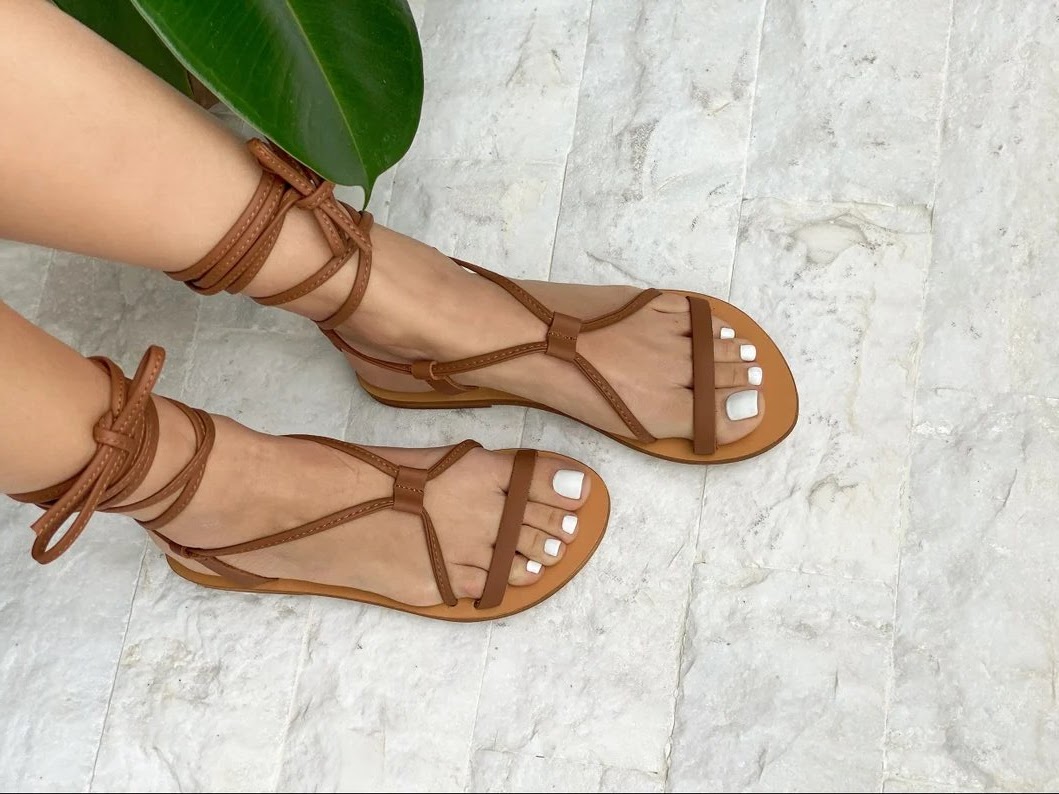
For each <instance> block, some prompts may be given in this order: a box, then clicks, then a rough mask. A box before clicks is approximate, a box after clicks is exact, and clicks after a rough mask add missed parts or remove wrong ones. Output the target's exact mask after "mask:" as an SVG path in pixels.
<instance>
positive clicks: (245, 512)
mask: <svg viewBox="0 0 1059 794" xmlns="http://www.w3.org/2000/svg"><path fill="white" fill-rule="evenodd" d="M155 399H156V402H157V404H158V407H159V414H160V419H161V425H162V443H161V444H160V447H159V452H158V454H157V456H156V458H155V463H154V465H153V466H152V469H151V472H150V477H149V478H148V480H147V481H146V482H145V483H144V485H143V486H142V487H141V489H140V493H138V494H134V498H138V497H139V496H141V495H145V494H148V493H152V492H153V491H154V490H156V489H157V488H158V487H160V486H161V485H163V484H164V483H165V482H167V480H168V479H169V478H170V477H172V475H173V474H175V473H176V472H177V471H179V469H180V467H181V466H183V464H184V463H185V462H186V461H187V460H188V459H189V458H190V456H191V454H192V453H193V451H194V448H195V442H194V436H193V434H192V433H191V429H190V426H189V425H188V423H187V421H186V420H185V419H184V418H183V416H182V415H181V414H179V413H178V412H177V411H176V409H175V408H173V407H172V406H171V405H170V404H169V403H167V402H166V401H165V400H162V399H159V398H155ZM215 422H216V427H217V439H216V443H215V445H214V448H213V452H212V453H211V455H210V459H209V463H208V465H207V467H206V470H205V475H204V477H203V480H202V484H201V486H200V487H199V490H198V492H197V493H196V494H195V497H194V498H193V499H192V501H191V503H190V504H189V505H188V506H187V508H186V509H185V510H184V512H182V513H181V514H180V515H179V516H178V517H177V518H176V519H174V520H173V522H172V523H170V524H168V525H166V527H165V528H164V529H163V530H161V531H162V532H163V533H164V534H165V535H166V536H167V537H169V538H170V539H171V540H173V541H174V542H176V543H179V544H181V545H184V546H189V547H198V548H211V547H214V548H216V547H220V546H227V545H231V544H235V543H242V542H246V541H249V540H254V539H257V538H261V537H263V536H266V535H270V534H272V533H274V532H278V531H281V530H284V529H289V528H291V527H294V526H298V525H300V524H304V523H307V522H309V521H312V520H314V519H317V518H320V517H321V516H325V515H328V514H330V513H333V512H335V511H338V510H341V509H343V508H345V507H350V506H352V505H355V504H359V503H360V502H364V501H367V500H370V499H376V498H381V497H388V496H391V495H392V494H393V480H392V479H391V478H390V477H388V476H387V475H385V474H383V473H382V472H380V471H378V470H376V469H374V468H373V467H371V466H369V465H367V464H365V463H362V462H360V461H359V460H356V459H355V458H352V457H350V456H348V455H344V454H342V453H340V452H338V451H336V450H333V449H330V448H329V447H325V446H323V445H321V444H317V443H314V442H311V441H304V440H300V439H294V438H286V437H276V436H269V435H265V434H262V433H257V432H255V431H253V430H250V429H248V428H246V427H244V426H242V425H240V424H238V423H237V422H234V421H233V420H231V419H226V418H224V417H215ZM370 449H372V450H373V451H374V452H376V453H377V454H379V455H381V456H383V457H385V458H387V459H388V460H390V461H392V462H393V463H395V464H398V465H404V466H414V467H418V468H429V467H430V466H431V465H432V464H433V463H435V462H436V461H437V460H438V459H440V458H441V456H442V455H443V454H444V453H445V452H446V451H447V450H448V448H444V449H422V450H415V449H396V448H395V449H390V448H383V447H375V448H370ZM511 464H512V455H511V454H509V453H505V452H490V451H487V450H483V449H475V450H472V451H471V452H469V453H467V455H466V456H464V457H463V458H462V459H461V460H460V461H459V462H458V463H456V464H455V465H454V466H452V468H450V469H448V470H447V471H445V472H444V473H443V474H441V475H440V476H438V477H437V478H435V479H433V480H431V482H430V486H429V488H428V489H427V492H426V502H425V506H426V508H427V510H428V511H429V513H430V515H431V518H432V519H433V523H434V527H435V530H436V531H437V535H438V540H439V542H440V544H441V550H442V554H443V556H444V558H445V562H446V565H447V567H448V576H449V580H450V582H451V585H452V589H453V592H454V593H455V595H456V596H457V597H458V598H477V597H479V596H480V595H481V594H482V589H483V587H484V586H485V579H486V572H487V571H488V569H489V565H490V561H491V560H492V554H493V543H494V541H495V538H496V533H497V529H498V527H499V524H500V516H501V513H502V511H503V508H504V501H505V496H506V488H507V485H508V482H509V479H510V475H511ZM584 474H585V469H583V468H580V467H578V468H572V467H571V464H570V462H569V461H566V460H559V459H557V458H550V457H548V456H546V455H541V456H539V457H538V460H537V465H536V468H535V470H534V473H533V481H532V485H531V488H530V494H529V503H528V505H527V507H526V511H525V515H524V518H523V526H522V530H521V533H520V535H519V540H518V547H517V548H518V553H517V554H516V555H515V559H514V562H513V563H512V565H511V572H510V574H509V577H508V582H509V584H510V585H512V586H515V587H521V586H524V585H528V584H532V583H533V582H536V581H538V580H539V579H540V578H541V577H546V576H548V571H547V568H548V567H549V566H551V565H554V564H555V563H557V562H558V561H559V560H561V559H562V557H563V555H564V554H565V552H566V547H567V545H568V544H570V543H576V542H577V515H578V510H579V508H580V507H581V506H582V505H583V504H584V502H585V499H586V497H587V496H588V490H589V479H588V478H587V477H585V476H584ZM164 506H165V505H160V506H158V507H153V508H149V509H148V510H146V511H144V512H142V513H140V514H134V517H136V518H140V519H146V518H152V517H154V516H155V515H157V514H158V513H160V512H161V508H163V507H164ZM176 559H177V560H178V561H179V562H180V563H181V564H182V565H184V566H186V567H192V568H195V569H196V570H199V571H201V572H203V573H206V574H211V575H212V574H213V572H212V571H209V570H207V569H205V568H202V567H201V566H197V565H196V564H195V563H192V562H189V561H188V560H185V559H183V558H176ZM223 560H224V561H225V562H229V563H231V564H233V565H235V566H237V567H239V568H242V569H244V570H247V571H250V572H252V573H256V574H259V575H261V576H268V577H277V578H284V579H300V580H306V581H311V582H318V583H323V584H329V585H338V586H341V587H353V588H357V589H359V590H368V591H370V592H373V593H378V594H380V595H383V596H386V597H388V598H391V599H394V600H396V601H400V602H403V603H405V604H410V605H413V606H431V605H434V604H440V603H442V598H441V595H440V593H439V592H438V588H437V585H436V584H435V581H434V576H433V573H432V571H431V566H430V558H429V556H428V553H427V547H426V541H425V539H424V534H423V527H422V524H421V523H420V519H419V517H418V516H415V515H411V514H407V513H399V512H395V511H393V510H383V511H380V512H378V513H374V514H372V515H369V516H366V517H364V518H360V519H357V520H356V521H353V522H350V523H347V524H343V525H340V526H337V527H335V528H334V529H330V530H327V531H325V532H320V533H318V534H315V535H312V536H310V537H306V538H303V539H300V540H296V541H293V542H290V543H285V544H282V545H277V546H274V547H272V548H268V549H262V550H260V551H253V552H248V553H245V554H240V555H232V556H228V557H224V558H223Z"/></svg>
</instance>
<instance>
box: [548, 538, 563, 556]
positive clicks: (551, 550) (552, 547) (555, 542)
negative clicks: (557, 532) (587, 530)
mask: <svg viewBox="0 0 1059 794" xmlns="http://www.w3.org/2000/svg"><path fill="white" fill-rule="evenodd" d="M562 545H563V544H562V543H560V542H559V538H548V539H547V540H546V541H544V553H545V554H547V555H548V556H549V557H558V556H559V547H560V546H562Z"/></svg>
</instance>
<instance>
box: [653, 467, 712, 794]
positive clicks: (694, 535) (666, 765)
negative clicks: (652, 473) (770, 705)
mask: <svg viewBox="0 0 1059 794" xmlns="http://www.w3.org/2000/svg"><path fill="white" fill-rule="evenodd" d="M706 481H707V472H705V471H704V472H703V473H702V496H701V497H700V498H699V512H698V515H697V516H696V519H695V523H694V524H692V528H691V532H690V533H689V534H690V535H691V537H690V538H689V542H690V543H693V544H694V545H695V546H696V547H697V546H698V540H699V532H700V531H701V524H702V514H703V511H704V508H705V506H706ZM695 564H696V563H695V560H694V559H693V560H692V562H691V567H690V569H689V571H688V587H687V591H686V592H685V596H684V617H683V619H682V620H681V623H680V645H679V647H678V649H677V671H676V681H674V682H673V683H674V685H673V700H672V703H673V719H672V720H671V721H670V724H669V734H668V735H667V736H666V744H665V751H664V757H663V759H662V770H661V772H660V773H659V774H660V776H661V778H662V790H663V791H668V790H669V769H670V762H671V761H672V757H673V734H674V733H675V732H676V729H677V706H678V705H679V703H680V701H681V682H682V680H683V678H684V675H683V672H684V649H685V648H686V647H687V642H688V620H689V619H690V617H691V602H692V593H693V591H694V588H695Z"/></svg>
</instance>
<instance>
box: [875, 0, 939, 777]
mask: <svg viewBox="0 0 1059 794" xmlns="http://www.w3.org/2000/svg"><path fill="white" fill-rule="evenodd" d="M955 27H956V0H950V2H949V30H948V35H947V36H946V40H945V62H944V64H943V66H942V73H941V96H940V97H939V101H938V122H937V126H936V133H935V135H936V141H937V143H936V149H935V158H934V191H933V194H932V195H931V199H930V242H929V246H930V256H929V258H928V260H927V262H928V264H927V269H926V272H925V273H924V274H923V309H922V311H921V312H920V315H919V328H918V331H919V334H918V336H919V349H918V350H917V351H916V357H915V361H914V363H913V367H914V369H915V377H914V381H913V384H912V401H911V405H910V406H909V428H908V460H907V463H906V467H905V476H904V481H903V487H904V488H906V489H907V488H910V486H911V478H912V443H913V440H914V438H915V427H916V397H917V395H918V394H919V382H920V378H921V377H922V373H923V370H922V367H921V366H920V363H921V360H922V356H923V347H924V344H925V342H924V328H925V324H926V315H927V301H928V299H929V297H930V271H931V269H932V267H933V265H934V238H935V228H934V214H935V210H936V208H937V198H938V181H939V176H940V172H941V153H942V145H943V142H944V141H943V133H944V122H945V109H946V106H947V104H948V90H949V78H950V68H951V58H952V36H953V31H954V29H955ZM904 501H905V504H904V505H903V506H902V510H901V517H900V521H899V524H898V527H899V537H898V545H897V563H896V570H895V572H894V590H893V599H894V608H893V613H892V617H891V619H890V626H891V634H890V658H889V665H888V668H889V669H888V670H887V676H886V691H885V693H884V701H883V725H882V737H881V738H882V768H881V770H880V775H879V791H880V792H882V791H883V790H884V789H885V786H886V780H887V776H888V774H889V772H890V753H889V741H888V737H889V733H890V714H891V711H892V709H893V699H894V689H895V688H896V686H897V664H896V647H897V621H898V618H899V609H898V607H899V605H900V586H901V567H902V563H903V562H904V555H903V553H902V550H903V548H904V536H905V533H906V532H907V529H908V522H909V521H910V520H911V509H912V505H911V494H910V493H908V492H906V493H905V500H904Z"/></svg>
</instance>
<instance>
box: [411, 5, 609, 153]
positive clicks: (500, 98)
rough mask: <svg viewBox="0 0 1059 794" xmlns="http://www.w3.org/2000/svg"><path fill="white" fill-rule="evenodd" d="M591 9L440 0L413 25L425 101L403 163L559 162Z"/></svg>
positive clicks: (568, 129)
mask: <svg viewBox="0 0 1059 794" xmlns="http://www.w3.org/2000/svg"><path fill="white" fill-rule="evenodd" d="M590 5H591V3H590V0H574V1H573V2H571V0H535V1H534V2H531V1H530V0H511V1H510V2H504V3H496V2H492V0H447V1H446V2H443V3H427V4H426V13H425V15H424V18H423V22H422V24H421V25H420V28H419V31H420V39H421V40H422V42H423V61H424V71H425V74H426V77H427V81H426V96H425V98H424V103H423V116H422V120H421V121H420V124H419V132H418V133H417V135H416V139H415V142H414V143H413V144H412V149H411V151H410V152H409V154H408V159H431V158H452V159H482V160H488V159H496V160H507V161H510V160H515V161H518V162H525V161H530V160H540V161H547V162H551V163H562V162H563V159H564V158H565V156H566V153H567V151H568V150H569V148H570V136H571V134H572V131H573V125H574V116H575V114H576V112H577V90H578V84H579V83H580V80H581V69H582V64H583V59H584V53H585V36H586V31H587V27H588V15H589V7H590Z"/></svg>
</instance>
